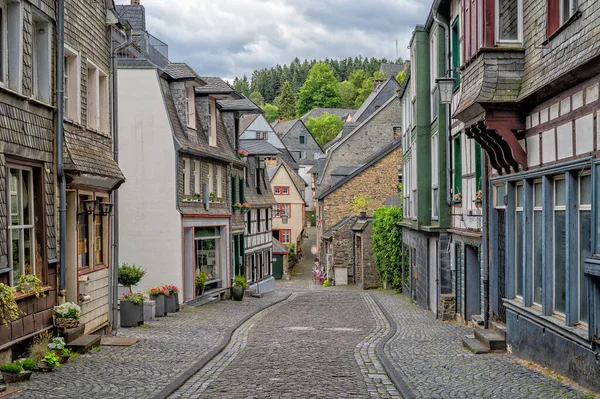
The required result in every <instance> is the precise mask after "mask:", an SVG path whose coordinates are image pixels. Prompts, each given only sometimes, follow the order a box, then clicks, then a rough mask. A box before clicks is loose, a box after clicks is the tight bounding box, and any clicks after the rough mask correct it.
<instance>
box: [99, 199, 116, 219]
mask: <svg viewBox="0 0 600 399" xmlns="http://www.w3.org/2000/svg"><path fill="white" fill-rule="evenodd" d="M112 207H113V203H112V202H101V203H100V213H101V214H102V215H103V216H108V215H110V211H112Z"/></svg>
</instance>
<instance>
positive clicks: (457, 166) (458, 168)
mask: <svg viewBox="0 0 600 399" xmlns="http://www.w3.org/2000/svg"><path fill="white" fill-rule="evenodd" d="M452 193H453V194H454V201H455V202H459V201H460V200H461V198H462V197H461V195H462V156H461V136H460V134H459V135H457V136H456V137H455V138H454V188H453V190H452Z"/></svg>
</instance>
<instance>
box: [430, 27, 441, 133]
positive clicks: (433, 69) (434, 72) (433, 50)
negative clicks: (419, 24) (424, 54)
mask: <svg viewBox="0 0 600 399" xmlns="http://www.w3.org/2000/svg"><path fill="white" fill-rule="evenodd" d="M438 60H439V54H438V27H437V25H435V26H434V28H433V30H432V32H431V34H430V38H429V89H430V94H431V107H430V108H431V115H430V117H431V119H430V121H431V122H432V123H433V122H434V121H435V120H436V119H437V117H438V114H439V105H438V104H439V98H438V95H437V86H438V85H437V82H436V79H437V78H439V76H438V75H439V68H438Z"/></svg>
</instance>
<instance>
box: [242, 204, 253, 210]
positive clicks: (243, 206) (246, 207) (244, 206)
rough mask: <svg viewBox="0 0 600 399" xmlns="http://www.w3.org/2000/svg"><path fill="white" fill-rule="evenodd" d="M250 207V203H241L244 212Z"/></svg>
mask: <svg viewBox="0 0 600 399" xmlns="http://www.w3.org/2000/svg"><path fill="white" fill-rule="evenodd" d="M250 209H252V205H250V204H249V203H247V202H244V203H243V204H242V211H244V212H248V211H249V210H250Z"/></svg>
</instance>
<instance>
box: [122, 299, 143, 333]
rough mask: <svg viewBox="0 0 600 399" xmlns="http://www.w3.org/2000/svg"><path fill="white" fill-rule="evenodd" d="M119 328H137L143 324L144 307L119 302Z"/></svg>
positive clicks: (127, 302)
mask: <svg viewBox="0 0 600 399" xmlns="http://www.w3.org/2000/svg"><path fill="white" fill-rule="evenodd" d="M120 317H121V327H137V326H139V325H141V324H144V305H143V304H139V305H136V304H134V303H133V302H131V301H121V311H120Z"/></svg>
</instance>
